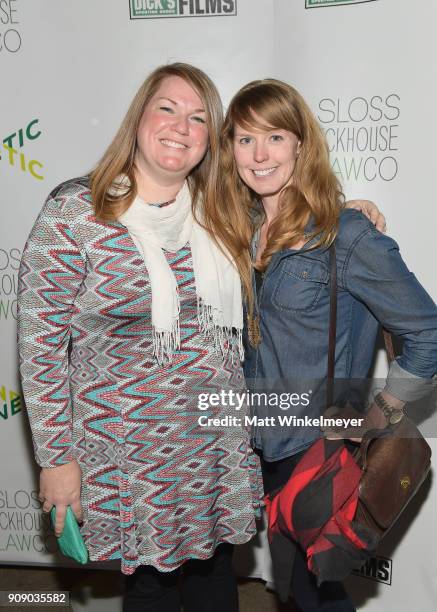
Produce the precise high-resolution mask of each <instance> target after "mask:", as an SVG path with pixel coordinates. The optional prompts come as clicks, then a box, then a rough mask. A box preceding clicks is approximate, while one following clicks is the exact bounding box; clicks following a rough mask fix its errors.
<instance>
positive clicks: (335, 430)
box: [322, 403, 388, 443]
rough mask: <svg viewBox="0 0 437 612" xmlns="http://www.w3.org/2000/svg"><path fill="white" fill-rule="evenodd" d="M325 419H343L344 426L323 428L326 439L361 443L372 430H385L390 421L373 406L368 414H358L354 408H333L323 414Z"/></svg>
mask: <svg viewBox="0 0 437 612" xmlns="http://www.w3.org/2000/svg"><path fill="white" fill-rule="evenodd" d="M323 416H324V417H325V419H339V420H340V419H342V421H343V424H342V425H340V423H339V422H338V424H337V425H336V426H335V427H322V430H323V432H324V436H325V438H327V439H328V440H350V441H351V442H357V443H360V442H361V440H362V438H363V436H364V434H365V433H366V432H367V431H369V430H371V429H384V428H385V427H387V425H388V421H387V419H386V417H385V416H384V413H383V412H382V410H381V409H380V408H379V407H378V406H377V405H376V404H374V403H373V404H372V405H371V406H370V407H369V408H368V409H367V410H366V412H364V413H363V412H358V411H357V410H355V409H354V408H353V407H352V406H350V405H346V406H345V407H344V408H338V407H337V406H331V407H330V408H328V409H327V410H325V413H324V414H323Z"/></svg>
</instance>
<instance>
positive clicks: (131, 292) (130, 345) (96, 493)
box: [19, 179, 262, 574]
mask: <svg viewBox="0 0 437 612" xmlns="http://www.w3.org/2000/svg"><path fill="white" fill-rule="evenodd" d="M166 257H167V260H168V262H169V264H170V266H171V268H172V270H173V271H174V274H175V277H176V279H177V283H178V287H179V296H180V302H181V314H180V327H181V340H182V342H181V349H180V350H179V351H177V352H176V354H175V356H174V359H173V363H172V364H171V365H170V366H167V367H162V366H159V365H158V364H157V363H156V361H155V359H154V358H153V357H152V327H151V294H150V286H149V281H148V275H147V270H146V268H145V265H144V261H143V259H142V257H141V255H140V253H139V252H138V250H137V248H136V247H135V245H134V243H133V242H132V240H131V238H130V236H129V233H128V232H127V230H126V228H125V227H124V226H122V225H121V224H119V223H102V222H100V221H97V220H96V219H95V217H94V216H93V214H92V206H91V202H90V192H89V187H88V182H87V180H86V179H76V180H73V181H69V182H67V183H64V184H63V185H61V186H60V187H58V188H57V189H55V190H54V191H53V192H52V193H51V195H50V196H49V198H48V200H47V202H46V204H45V206H44V208H43V210H42V212H41V214H40V215H39V217H38V219H37V221H36V223H35V226H34V228H33V230H32V232H31V234H30V236H29V239H28V242H27V244H26V247H25V250H24V254H23V258H22V263H21V269H20V287H19V353H20V370H21V376H22V384H23V392H24V396H25V403H26V407H27V412H28V416H29V421H30V424H31V429H32V436H33V441H34V448H35V456H36V460H37V462H38V464H39V465H40V466H42V467H50V466H56V465H60V464H62V463H66V462H68V461H70V460H72V459H76V460H77V461H78V462H79V464H80V467H81V470H82V490H81V498H82V506H83V509H84V524H83V527H82V534H83V536H84V539H85V542H86V545H87V548H88V550H89V554H90V558H91V560H96V561H97V560H98V561H102V560H109V559H121V569H122V571H123V572H124V573H126V574H129V573H132V572H133V571H134V570H135V568H136V567H137V566H138V565H153V566H155V567H156V568H157V569H159V570H161V571H171V570H173V569H175V568H177V567H178V566H180V565H181V564H183V562H184V561H186V560H187V559H189V558H198V559H206V558H208V557H210V556H211V555H212V554H213V552H214V549H215V547H216V546H217V545H218V544H219V543H220V542H231V543H234V544H241V543H243V542H246V541H248V540H249V539H250V538H251V537H252V536H253V534H254V533H255V531H256V526H255V518H256V517H257V516H258V515H259V508H260V500H261V496H262V486H261V478H260V471H259V465H258V460H257V457H256V456H255V455H254V454H253V453H252V450H251V448H250V444H249V435H248V433H247V432H246V431H245V429H244V428H242V427H228V428H224V427H200V426H199V424H198V417H199V416H200V415H206V416H212V415H213V413H212V412H211V411H209V412H202V413H200V412H199V410H198V406H197V398H198V394H199V393H200V392H213V391H218V390H221V389H229V388H233V389H236V388H237V389H238V388H239V389H241V388H242V384H243V379H242V371H241V367H240V363H239V361H238V359H237V360H236V359H235V358H234V359H232V356H229V357H228V358H227V360H226V361H225V362H223V358H222V356H221V355H220V354H217V353H216V351H215V350H214V347H213V346H212V341H211V340H209V339H207V338H204V336H203V335H202V334H201V333H200V332H199V329H198V324H197V307H196V294H195V285H194V277H193V268H192V261H191V252H190V249H189V246H188V245H187V246H186V247H185V248H183V249H181V250H180V251H179V252H177V253H166ZM215 414H216V415H219V416H225V415H226V414H229V415H233V416H235V409H234V408H225V407H219V408H217V409H215ZM240 416H241V414H240Z"/></svg>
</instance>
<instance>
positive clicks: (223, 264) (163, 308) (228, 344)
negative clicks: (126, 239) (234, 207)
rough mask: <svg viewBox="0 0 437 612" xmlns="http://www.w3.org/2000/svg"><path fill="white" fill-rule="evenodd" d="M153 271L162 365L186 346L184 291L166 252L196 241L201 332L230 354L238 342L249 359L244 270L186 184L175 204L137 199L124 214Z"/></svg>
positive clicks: (155, 326)
mask: <svg viewBox="0 0 437 612" xmlns="http://www.w3.org/2000/svg"><path fill="white" fill-rule="evenodd" d="M119 221H120V223H122V225H124V226H125V227H126V228H127V230H128V231H129V234H130V235H131V237H132V240H133V241H134V242H135V244H136V246H137V248H138V250H139V251H140V253H141V254H142V256H143V258H144V262H145V264H146V267H147V270H148V272H149V278H150V285H151V291H152V326H153V353H154V355H155V356H156V359H157V361H158V363H160V364H163V363H168V362H171V360H172V356H173V352H174V351H175V350H177V349H179V348H180V342H181V339H180V329H179V312H180V304H179V295H178V285H177V282H176V278H175V276H174V274H173V272H172V270H171V268H170V266H169V265H168V263H167V259H166V257H165V255H164V252H163V250H165V251H169V252H171V253H175V252H177V251H179V250H180V249H181V248H182V247H184V246H185V245H186V244H187V243H189V244H190V247H191V254H192V258H193V269H194V279H195V284H196V295H197V317H198V322H199V327H200V330H201V331H202V332H203V333H204V334H205V335H206V336H211V337H212V338H213V341H214V345H215V346H216V347H218V348H220V350H221V351H222V354H223V355H225V354H226V353H227V352H228V351H229V350H233V346H234V345H235V343H237V345H238V353H239V357H240V359H243V346H242V329H243V309H242V296H241V284H240V277H239V275H238V271H237V269H236V267H235V265H234V264H233V263H231V261H230V260H229V259H228V258H227V257H225V255H224V254H223V253H222V252H221V251H220V249H219V248H218V247H217V246H216V245H215V243H214V242H213V240H212V239H211V238H210V236H209V235H208V233H207V232H206V230H204V229H203V228H202V227H200V225H199V224H198V223H196V222H195V220H194V218H193V215H192V210H191V195H190V190H189V188H188V184H187V183H186V182H185V183H184V185H183V187H182V189H181V190H180V192H179V193H178V195H177V196H176V201H175V202H173V203H172V204H170V205H168V206H165V207H162V208H158V207H156V206H149V205H148V204H147V203H145V202H144V201H143V200H142V199H141V198H140V197H138V196H137V197H136V198H135V200H134V201H133V202H132V204H131V206H130V207H129V208H128V210H127V211H126V212H125V213H123V214H122V215H121V216H120V217H119Z"/></svg>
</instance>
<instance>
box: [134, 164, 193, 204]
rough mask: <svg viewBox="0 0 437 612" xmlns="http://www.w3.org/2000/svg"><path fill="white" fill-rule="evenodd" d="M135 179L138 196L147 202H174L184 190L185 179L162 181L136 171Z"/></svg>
mask: <svg viewBox="0 0 437 612" xmlns="http://www.w3.org/2000/svg"><path fill="white" fill-rule="evenodd" d="M135 179H136V182H137V189H138V195H139V196H140V198H141V199H142V200H144V201H145V202H153V203H160V202H168V201H169V200H173V199H174V198H175V197H176V196H177V194H178V193H179V191H180V190H181V189H182V185H183V184H184V182H185V179H181V178H178V180H176V181H174V180H170V181H168V182H167V181H166V180H160V179H157V178H156V177H152V176H149V175H146V174H145V173H144V172H140V171H136V172H135Z"/></svg>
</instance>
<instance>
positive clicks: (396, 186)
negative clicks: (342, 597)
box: [0, 0, 437, 612]
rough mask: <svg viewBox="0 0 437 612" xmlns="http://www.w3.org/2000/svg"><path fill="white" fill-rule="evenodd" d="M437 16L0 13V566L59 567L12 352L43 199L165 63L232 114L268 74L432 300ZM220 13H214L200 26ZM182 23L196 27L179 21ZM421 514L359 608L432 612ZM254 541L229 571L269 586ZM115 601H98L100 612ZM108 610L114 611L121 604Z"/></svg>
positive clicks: (420, 8) (385, 6) (59, 6)
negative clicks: (202, 76) (312, 120)
mask: <svg viewBox="0 0 437 612" xmlns="http://www.w3.org/2000/svg"><path fill="white" fill-rule="evenodd" d="M154 5H155V6H158V5H161V6H163V7H164V8H167V10H168V11H172V10H173V8H172V6H173V5H174V7H175V9H174V10H177V9H179V8H180V9H181V11H182V9H183V11H184V12H185V14H183V15H182V14H181V15H180V16H179V17H176V18H175V17H173V18H161V19H158V18H153V19H148V18H135V19H131V15H132V17H136V16H138V15H140V17H141V15H142V16H143V17H144V9H146V8H147V6H148V7H153V6H154ZM325 5H330V6H325ZM435 5H436V2H435V0H424V1H423V2H417V3H414V5H413V3H411V2H402V3H401V2H399V1H398V0H375V1H372V2H365V3H355V2H353V1H351V0H349V1H347V0H344V1H343V3H339V2H335V1H332V0H328V1H325V0H306V1H305V0H236V1H235V0H217V1H212V0H197V2H194V1H192V0H190V2H188V1H184V2H179V0H178V2H172V1H171V0H161V2H150V1H147V2H146V1H145V0H131V2H130V1H129V0H93V1H92V2H90V0H75V2H70V1H69V0H2V1H1V2H0V74H1V82H2V85H3V87H2V95H1V97H0V141H3V143H2V148H1V149H0V156H1V159H0V177H1V183H0V186H1V199H2V209H1V218H2V223H1V228H0V338H1V349H2V350H1V352H0V448H1V453H2V455H1V456H2V468H3V469H2V471H1V476H0V527H1V530H0V561H2V562H4V563H23V564H31V563H53V562H59V558H56V557H54V556H53V555H52V552H53V550H54V549H55V542H54V539H53V537H52V536H50V535H49V533H48V531H47V529H46V525H45V523H44V520H43V519H42V516H41V512H40V509H39V503H38V501H37V499H36V492H35V488H36V471H35V470H34V469H33V467H30V466H31V465H32V450H31V444H30V440H29V436H28V433H27V429H26V423H25V418H24V415H23V413H22V412H21V411H20V408H21V399H20V393H19V383H18V378H17V366H16V349H15V316H16V283H17V276H16V275H17V268H18V261H19V257H20V254H21V250H22V247H23V244H24V241H25V239H26V236H27V234H28V232H29V231H30V228H31V226H32V224H33V221H34V219H35V217H36V215H37V213H38V211H39V209H40V207H41V205H42V202H43V201H44V199H45V197H46V196H47V194H48V193H49V191H50V190H51V189H52V188H53V187H54V186H55V185H56V184H58V183H59V182H60V181H62V180H64V179H66V178H69V177H73V176H78V175H80V174H82V173H84V172H86V171H87V170H89V169H90V168H91V167H92V166H93V164H94V163H95V162H96V160H97V159H98V158H99V157H100V155H101V154H102V152H103V150H104V149H105V147H106V145H107V144H108V143H109V141H110V139H111V138H112V136H113V134H114V132H115V130H116V128H117V127H118V125H119V123H120V120H121V118H122V117H123V115H124V113H125V111H126V109H127V106H128V104H129V102H130V100H131V98H132V96H133V94H134V92H135V91H136V89H137V88H138V86H139V85H140V83H141V82H142V81H143V79H144V78H145V76H146V74H147V73H148V72H149V71H150V70H151V69H153V68H154V67H155V66H157V65H158V64H162V63H166V62H170V61H176V60H179V61H187V62H191V63H194V64H196V65H198V66H199V67H200V68H202V69H204V70H205V71H206V72H207V73H208V74H209V75H210V76H211V77H212V78H213V79H214V81H215V82H216V83H217V85H218V87H219V89H220V92H221V94H222V97H223V100H224V102H225V104H226V102H227V101H228V100H229V98H230V96H231V95H232V93H233V92H234V91H236V89H238V87H239V86H241V85H242V84H244V83H245V82H247V81H249V80H252V79H255V78H260V77H265V76H276V77H278V78H282V79H284V80H287V81H289V82H290V83H292V84H294V85H295V86H297V87H298V88H299V89H300V90H301V92H302V93H303V94H304V96H305V97H306V99H307V100H308V101H309V102H310V104H311V106H312V108H313V110H314V111H315V112H316V113H317V115H318V117H319V120H320V122H321V124H322V125H323V127H324V128H325V129H326V130H327V135H328V139H329V142H330V145H331V148H332V161H333V164H334V168H335V169H336V171H338V172H339V173H341V178H343V182H344V187H345V191H346V194H347V196H348V197H355V196H363V197H369V198H371V199H374V200H375V201H376V202H378V203H379V204H380V206H381V207H382V208H383V210H384V212H385V214H386V215H387V217H388V227H389V231H390V233H391V234H392V235H393V236H394V237H395V238H396V239H397V240H399V242H400V244H401V247H402V253H403V255H404V258H405V260H406V261H407V263H408V264H409V265H410V267H411V268H412V269H413V270H414V271H415V272H416V273H417V276H418V277H419V279H420V280H421V281H422V282H423V284H424V285H425V286H426V287H427V288H428V289H429V290H430V292H431V294H432V295H433V297H434V298H436V297H437V281H436V277H435V273H434V274H433V267H434V260H435V257H433V246H434V240H433V239H434V234H435V228H436V226H437V224H436V221H437V213H436V209H435V206H432V204H431V203H432V201H433V200H432V197H433V195H434V192H433V189H432V180H433V173H434V165H435V155H434V150H433V145H434V142H435V137H436V127H435V120H434V114H433V113H434V108H435V102H436V85H435V63H436V62H435V58H436V55H437V54H436V52H435V48H434V47H432V45H434V43H433V34H434V32H433V24H435V15H433V14H432V12H433V10H435ZM196 7H197V8H196ZM214 7H215V8H216V9H221V10H222V12H223V14H222V15H221V16H207V15H208V13H207V11H208V10H209V11H212V10H213V9H214ZM141 9H143V10H141ZM234 9H235V10H234ZM190 10H193V11H196V10H197V12H198V16H197V17H194V16H191V17H190V16H188V13H189V11H190ZM202 11H203V12H202ZM225 11H228V12H225ZM233 13H236V14H233ZM433 58H434V60H433ZM431 67H433V68H431ZM431 70H434V72H433V73H431ZM375 139H376V140H375ZM375 146H376V150H373V149H375ZM5 147H6V148H5ZM384 147H385V148H384ZM380 149H384V150H380ZM347 175H349V178H347ZM412 230H413V231H412ZM383 367H384V366H383V363H382V362H381V364H380V365H379V368H380V369H381V370H382V368H383ZM436 450H437V448H436ZM422 502H423V503H422ZM420 504H422V505H421V507H420V517H419V518H418V519H416V520H415V521H414V523H413V522H411V521H410V520H409V517H405V518H403V519H402V523H401V524H400V525H399V528H398V529H397V532H396V533H393V534H392V535H391V539H390V541H387V542H386V544H385V546H384V549H383V550H382V551H381V559H375V560H374V561H373V562H372V564H371V565H369V567H368V568H367V570H365V573H367V574H368V575H367V576H365V577H364V578H363V577H359V578H353V579H351V580H350V581H349V582H350V589H351V593H352V594H353V596H354V598H355V599H356V601H357V603H359V604H360V606H361V608H360V609H365V610H366V611H369V612H371V611H373V610H381V609H385V608H386V607H388V606H393V607H396V609H397V610H399V611H404V610H405V611H407V610H408V611H410V610H411V608H412V607H413V606H416V607H417V609H420V610H421V612H422V611H423V612H431V610H433V608H434V605H433V602H435V601H436V593H435V586H434V585H433V581H432V576H433V574H435V573H436V569H437V562H435V561H434V559H433V558H432V554H431V546H430V541H431V539H434V538H435V531H434V527H433V522H432V520H431V519H432V512H433V510H434V511H435V508H436V507H437V493H436V488H435V487H434V488H431V487H428V488H427V489H426V490H424V491H423V493H422V494H421V499H420V500H417V502H415V507H417V508H419V506H420ZM415 509H416V508H415ZM410 514H413V512H411V513H410ZM404 532H405V533H404ZM402 533H404V537H403V539H402V541H401V542H400V543H399V540H400V534H402ZM263 539H264V535H263V534H261V536H259V537H258V538H257V540H256V542H255V544H252V545H250V546H248V547H245V548H244V550H242V551H239V560H238V563H239V566H240V569H241V571H242V572H243V573H246V574H251V575H256V576H260V577H264V578H266V579H268V578H269V577H270V570H269V560H268V557H266V554H265V550H264V549H262V547H261V544H260V542H261V541H263ZM382 557H384V558H382ZM385 558H386V559H387V560H386V559H385ZM387 567H389V569H390V572H387ZM367 578H370V580H369V579H367ZM383 582H386V583H387V582H391V586H389V585H388V584H383ZM117 601H118V600H117ZM108 603H109V602H107V601H105V602H102V603H101V605H102V609H103V606H105V607H107V605H108ZM111 605H112V609H116V605H118V603H117V604H116V603H115V601H113V602H112V604H111ZM81 609H82V607H81V605H79V603H77V604H75V610H81ZM90 609H93V610H94V609H95V610H97V609H99V604H98V602H96V601H93V602H88V604H87V610H90Z"/></svg>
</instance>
